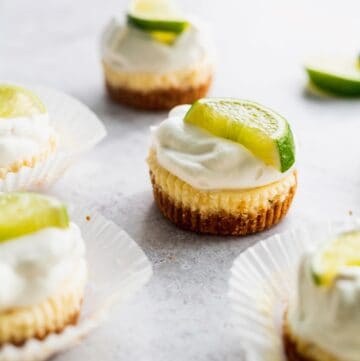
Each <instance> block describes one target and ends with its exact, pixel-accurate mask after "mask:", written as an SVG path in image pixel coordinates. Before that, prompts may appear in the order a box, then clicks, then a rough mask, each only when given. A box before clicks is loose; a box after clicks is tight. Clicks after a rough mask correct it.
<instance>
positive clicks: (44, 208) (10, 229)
mask: <svg viewBox="0 0 360 361" xmlns="http://www.w3.org/2000/svg"><path fill="white" fill-rule="evenodd" d="M68 226H69V216H68V213H67V210H66V207H65V206H64V205H63V204H62V203H61V202H59V201H58V200H57V199H55V198H52V197H48V196H44V195H39V194H35V193H8V194H5V193H4V194H1V195H0V242H4V241H7V240H10V239H13V238H17V237H21V236H24V235H26V234H30V233H34V232H37V231H39V230H41V229H43V228H48V227H56V228H67V227H68Z"/></svg>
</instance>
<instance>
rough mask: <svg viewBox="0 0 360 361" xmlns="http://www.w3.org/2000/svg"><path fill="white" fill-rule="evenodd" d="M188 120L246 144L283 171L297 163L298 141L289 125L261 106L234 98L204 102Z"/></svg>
mask: <svg viewBox="0 0 360 361" xmlns="http://www.w3.org/2000/svg"><path fill="white" fill-rule="evenodd" d="M184 121H185V122H186V123H190V124H194V125H196V126H198V127H200V128H203V129H205V130H207V131H208V132H210V133H212V134H213V135H216V136H218V137H221V138H225V139H229V140H232V141H234V142H237V143H240V144H242V145H243V146H244V147H245V148H247V149H248V150H249V151H250V152H252V153H253V154H254V155H255V156H256V157H258V158H260V159H261V160H263V162H264V163H265V164H268V165H271V166H273V167H275V168H276V169H278V170H279V171H281V172H286V171H287V170H288V169H289V168H291V166H292V165H293V164H294V162H295V145H294V138H293V134H292V132H291V129H290V126H289V124H288V122H287V121H286V119H285V118H283V117H282V116H280V115H279V114H277V113H275V112H274V111H272V110H271V109H268V108H266V107H264V106H262V105H260V104H257V103H253V102H249V101H247V100H238V99H232V98H205V99H200V100H198V101H197V102H195V103H194V104H193V105H192V107H191V108H190V110H189V111H188V113H187V114H186V115H185V119H184Z"/></svg>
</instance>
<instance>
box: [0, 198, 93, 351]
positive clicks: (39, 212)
mask: <svg viewBox="0 0 360 361" xmlns="http://www.w3.org/2000/svg"><path fill="white" fill-rule="evenodd" d="M86 279H87V266H86V260H85V244H84V241H83V239H82V236H81V232H80V229H79V228H78V227H77V226H76V225H75V224H74V223H72V222H70V220H69V216H68V214H67V211H66V208H65V207H64V205H62V204H61V203H60V202H59V201H58V200H56V199H54V198H51V197H46V196H42V195H37V194H33V193H9V194H2V195H0V347H1V346H2V345H4V344H7V343H10V344H14V345H22V344H23V343H25V342H26V341H27V340H29V339H31V338H37V339H44V338H45V337H46V336H47V335H49V334H51V333H54V332H56V333H59V332H61V331H62V330H64V329H65V328H66V327H67V326H68V325H72V324H75V323H76V322H77V320H78V317H79V315H80V310H81V305H82V301H83V295H84V288H85V283H86Z"/></svg>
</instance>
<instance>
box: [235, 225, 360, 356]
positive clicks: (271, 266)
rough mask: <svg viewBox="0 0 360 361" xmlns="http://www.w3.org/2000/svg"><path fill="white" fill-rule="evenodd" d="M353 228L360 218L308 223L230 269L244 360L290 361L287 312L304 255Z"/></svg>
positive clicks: (272, 240)
mask: <svg viewBox="0 0 360 361" xmlns="http://www.w3.org/2000/svg"><path fill="white" fill-rule="evenodd" d="M354 228H357V229H359V228H360V220H354V221H349V222H344V223H339V222H327V223H325V224H308V225H304V226H303V227H302V228H299V229H293V230H291V231H288V232H286V233H283V234H277V235H274V236H272V237H270V238H268V239H266V240H264V241H261V242H259V243H257V244H256V245H255V246H253V247H251V248H249V249H247V250H246V251H244V252H243V253H242V254H240V256H239V257H238V258H237V259H236V260H235V262H234V264H233V267H232V269H231V277H230V281H229V297H230V302H231V305H232V308H233V311H234V322H235V323H236V325H237V327H236V332H237V335H238V337H239V342H241V345H242V347H243V350H244V354H245V358H244V360H246V361H286V356H285V353H284V350H283V341H282V327H283V319H284V312H285V310H286V307H287V304H288V303H289V301H290V302H291V300H293V297H294V295H295V290H296V280H297V270H298V267H299V262H300V260H301V257H302V255H303V254H304V253H305V252H306V251H309V250H312V249H314V248H316V247H317V246H318V245H320V244H321V243H322V242H324V241H325V240H326V239H329V238H330V237H334V235H336V234H338V233H341V232H344V231H348V230H351V229H354Z"/></svg>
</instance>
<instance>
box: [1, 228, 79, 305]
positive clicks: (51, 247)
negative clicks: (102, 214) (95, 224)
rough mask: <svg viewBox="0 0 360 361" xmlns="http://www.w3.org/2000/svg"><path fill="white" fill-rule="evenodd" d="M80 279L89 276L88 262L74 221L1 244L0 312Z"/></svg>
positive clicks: (38, 299) (32, 301) (39, 299)
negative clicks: (65, 227) (63, 226)
mask: <svg viewBox="0 0 360 361" xmlns="http://www.w3.org/2000/svg"><path fill="white" fill-rule="evenodd" d="M77 278H81V279H82V278H84V279H85V278H86V262H85V244H84V241H83V239H82V237H81V232H80V229H79V228H78V227H77V226H76V225H75V224H74V223H71V224H70V226H69V228H67V229H59V228H45V229H43V230H40V231H38V232H35V233H32V234H28V235H24V236H22V237H19V238H16V239H12V240H9V241H7V242H4V243H0V311H6V310H8V309H12V308H16V307H27V306H32V305H35V304H38V303H41V302H42V301H45V300H46V299H47V298H48V297H50V296H52V295H53V293H54V292H56V290H57V289H58V287H63V286H64V285H65V283H66V284H67V282H79V281H81V280H79V279H77Z"/></svg>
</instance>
